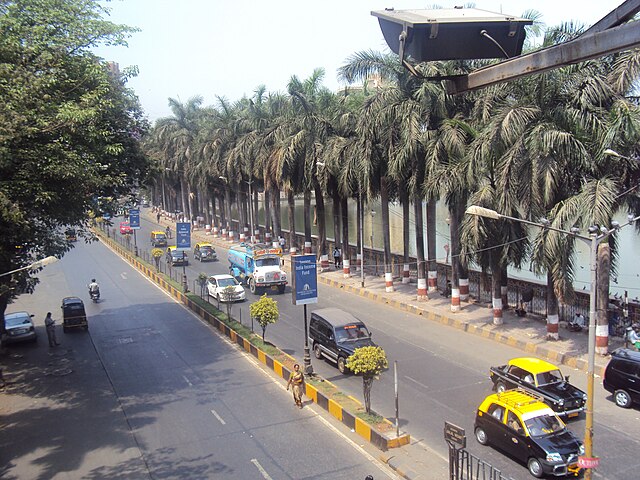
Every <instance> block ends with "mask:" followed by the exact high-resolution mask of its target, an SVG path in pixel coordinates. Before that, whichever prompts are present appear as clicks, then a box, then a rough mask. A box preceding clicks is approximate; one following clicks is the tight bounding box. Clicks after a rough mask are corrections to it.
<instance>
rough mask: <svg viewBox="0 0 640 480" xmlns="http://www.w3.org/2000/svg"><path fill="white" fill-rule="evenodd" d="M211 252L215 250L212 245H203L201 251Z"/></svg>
mask: <svg viewBox="0 0 640 480" xmlns="http://www.w3.org/2000/svg"><path fill="white" fill-rule="evenodd" d="M211 250H213V248H212V247H211V245H202V246H201V247H200V251H201V252H210V251H211Z"/></svg>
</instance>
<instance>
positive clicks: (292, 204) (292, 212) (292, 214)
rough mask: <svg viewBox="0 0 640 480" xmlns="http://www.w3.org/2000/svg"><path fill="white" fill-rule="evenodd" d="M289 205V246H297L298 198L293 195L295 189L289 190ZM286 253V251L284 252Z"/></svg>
mask: <svg viewBox="0 0 640 480" xmlns="http://www.w3.org/2000/svg"><path fill="white" fill-rule="evenodd" d="M287 205H288V210H289V212H288V215H289V248H291V247H294V248H297V245H296V198H295V196H294V195H293V190H291V189H289V190H288V191H287ZM283 253H284V252H283Z"/></svg>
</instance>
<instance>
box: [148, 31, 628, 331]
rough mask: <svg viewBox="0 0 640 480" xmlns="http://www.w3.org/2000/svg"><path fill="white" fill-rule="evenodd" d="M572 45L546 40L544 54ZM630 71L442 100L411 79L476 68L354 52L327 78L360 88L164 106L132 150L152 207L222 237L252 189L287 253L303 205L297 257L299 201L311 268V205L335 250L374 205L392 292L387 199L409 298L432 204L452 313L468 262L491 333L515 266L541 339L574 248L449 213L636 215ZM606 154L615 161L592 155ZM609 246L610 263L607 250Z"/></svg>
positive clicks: (307, 85)
mask: <svg viewBox="0 0 640 480" xmlns="http://www.w3.org/2000/svg"><path fill="white" fill-rule="evenodd" d="M577 33H579V32H578V31H575V30H573V31H572V30H571V29H570V28H567V27H559V28H556V29H550V30H548V31H547V32H546V35H545V37H544V38H545V39H544V44H545V45H551V44H554V43H557V42H559V41H564V40H566V39H567V38H570V37H571V36H572V35H576V34H577ZM639 66H640V55H638V52H637V51H632V52H623V53H621V54H617V55H612V56H608V57H605V58H602V59H597V60H592V61H589V62H585V63H581V64H579V65H571V66H567V67H564V68H561V69H557V70H553V71H550V72H548V73H544V74H540V75H533V76H529V77H525V78H523V79H520V80H517V81H513V82H509V83H503V84H500V85H497V86H493V87H490V88H486V89H484V90H482V91H478V92H471V93H467V94H463V95H458V96H451V95H448V94H447V93H446V91H445V89H444V88H443V84H442V83H441V82H439V81H433V80H427V78H431V79H433V78H434V77H438V76H446V75H453V74H460V73H465V72H467V71H469V70H472V69H474V68H477V67H478V63H477V62H431V63H428V64H422V65H419V66H418V67H417V69H418V71H419V72H420V74H421V75H422V77H424V78H420V77H416V76H412V75H410V74H409V73H408V72H407V70H405V69H404V68H403V67H402V66H401V65H400V62H399V61H398V58H397V56H395V55H392V54H383V53H378V52H374V51H366V52H360V53H356V54H354V55H353V56H352V57H350V58H349V59H347V61H346V62H345V64H344V65H343V67H341V68H340V69H339V75H340V76H341V78H342V79H343V80H345V81H347V82H349V83H351V84H353V83H356V82H357V83H358V84H362V85H363V87H362V88H348V89H345V90H344V91H341V92H337V93H335V92H331V91H329V90H328V89H327V88H326V87H324V86H323V85H322V80H323V76H324V73H323V71H322V70H316V71H315V72H314V73H313V74H312V75H311V76H310V77H309V78H307V79H305V80H300V79H299V78H298V77H296V76H293V77H291V79H290V81H289V84H288V85H287V91H286V93H271V92H267V91H266V90H265V88H264V87H259V88H258V89H257V90H256V91H255V92H254V94H253V96H251V97H250V98H247V97H244V98H242V99H240V100H239V101H237V102H235V103H231V102H229V101H227V100H226V99H224V98H217V105H216V106H213V107H205V106H203V105H202V103H203V100H202V98H201V97H194V98H191V99H190V100H188V101H187V102H186V103H181V102H179V101H176V100H174V99H170V100H169V104H170V107H171V109H172V112H173V116H171V117H167V118H162V119H160V120H158V121H157V122H156V124H155V126H154V128H153V129H152V131H151V132H150V134H149V135H148V136H147V137H146V138H145V140H144V147H145V150H146V152H147V153H148V155H150V156H151V157H152V158H154V159H155V160H156V164H157V169H156V171H155V173H154V175H153V177H152V179H151V185H152V187H153V191H154V195H155V197H156V203H157V204H163V205H165V206H167V204H168V200H167V197H170V198H173V199H174V200H173V201H174V203H173V205H174V206H175V208H177V209H181V210H183V211H184V212H185V213H186V214H187V216H188V217H189V218H192V217H193V216H196V215H201V214H202V215H204V216H205V217H207V218H206V220H207V222H208V223H215V222H220V224H221V225H222V226H226V225H229V223H230V222H231V206H232V203H233V202H235V203H236V205H237V206H238V208H237V210H238V216H239V224H240V225H243V226H244V225H247V226H248V224H249V218H250V216H251V215H247V213H248V212H249V211H250V210H249V209H252V210H251V211H254V212H257V207H258V195H257V192H258V191H259V190H260V191H262V192H263V193H264V209H265V216H266V222H265V223H266V227H267V229H268V230H271V231H272V232H273V235H274V236H275V237H276V238H277V237H278V236H280V235H281V234H282V227H281V225H280V218H281V217H280V198H281V193H282V194H285V195H286V197H287V199H288V202H287V204H288V209H289V213H288V220H289V225H288V231H289V232H290V235H291V237H290V244H291V245H294V244H295V241H296V239H295V232H296V225H295V217H294V209H295V198H297V197H302V198H303V200H304V217H303V218H304V235H305V244H308V245H311V211H310V206H311V197H312V195H314V196H315V202H316V208H317V220H318V225H317V227H318V230H317V231H318V252H317V253H318V255H319V256H321V257H324V256H326V255H327V253H328V252H327V241H326V236H327V235H326V228H325V223H324V200H325V199H330V201H332V202H333V212H334V216H335V218H334V225H335V227H334V228H335V231H334V238H335V239H336V243H338V244H341V246H342V251H343V252H350V251H353V250H350V248H349V244H350V240H349V238H348V225H347V222H346V219H347V201H348V200H349V199H353V200H355V201H356V202H357V205H358V215H357V218H358V223H360V221H361V218H362V215H361V213H362V211H363V210H362V209H363V205H364V204H366V202H369V201H371V200H372V199H379V200H380V203H381V205H382V215H381V216H382V224H383V233H384V235H383V237H384V265H385V277H386V279H387V280H388V281H387V285H388V287H387V288H388V289H392V288H393V286H392V282H389V280H392V278H391V264H392V261H391V248H390V241H389V238H390V237H389V203H390V202H392V201H397V202H399V203H400V204H401V205H402V207H403V227H404V239H405V241H404V252H403V253H404V261H405V263H406V264H408V263H409V231H410V229H411V228H415V233H416V234H415V239H416V252H417V275H418V297H419V298H421V299H425V298H427V295H428V292H429V291H433V290H434V289H435V288H436V285H437V278H436V271H437V269H436V262H435V258H436V252H435V237H436V232H435V206H436V202H437V201H439V200H440V201H444V202H445V203H446V205H447V207H448V209H449V218H450V222H449V224H450V230H451V231H450V236H451V254H452V278H451V283H452V300H451V308H452V310H454V311H455V310H458V309H459V308H460V301H465V300H467V299H468V266H469V265H470V264H472V263H474V264H476V265H477V266H478V267H479V268H481V269H482V270H483V272H487V273H490V274H491V278H492V297H493V306H494V309H493V312H494V313H493V315H494V323H496V324H500V323H502V306H503V305H504V304H505V299H504V297H505V296H506V280H507V278H506V271H507V267H508V266H509V265H511V266H515V267H520V266H521V265H522V264H523V263H524V262H531V264H532V265H533V267H534V270H535V272H536V273H537V274H539V275H546V277H547V279H548V285H549V287H550V288H548V289H547V291H548V298H547V308H548V325H549V328H548V331H549V334H550V336H551V337H554V335H555V337H556V338H557V323H558V302H559V301H561V302H565V303H571V302H572V301H573V295H574V293H573V288H572V283H573V274H574V269H575V266H574V265H573V263H572V262H573V258H574V257H573V255H572V253H573V251H574V248H575V246H574V241H575V239H573V238H571V237H570V236H563V235H560V234H557V233H554V232H553V231H550V230H543V231H537V232H528V231H526V229H525V225H523V224H521V223H518V222H507V221H493V220H487V219H482V218H479V217H472V216H465V214H464V212H465V209H466V208H467V206H469V205H471V204H474V205H480V206H483V207H487V208H490V209H493V210H496V211H498V212H500V213H502V214H504V215H508V216H512V217H518V218H523V219H529V220H534V221H537V219H539V218H541V217H545V218H546V219H548V220H549V221H550V222H551V225H553V226H554V227H557V228H561V229H565V230H568V229H570V228H572V227H578V228H583V229H584V228H586V227H588V226H589V225H592V224H597V225H609V222H610V220H611V218H612V216H613V215H614V214H615V213H616V212H617V211H618V210H620V209H625V208H626V209H629V210H630V211H633V212H635V214H636V215H637V214H638V212H640V196H639V195H638V190H637V189H636V188H635V187H636V186H637V185H638V183H639V180H640V174H639V172H640V169H639V168H638V166H639V165H638V162H637V161H636V160H633V159H631V158H629V157H634V155H635V153H636V147H637V145H638V138H639V137H640V109H639V108H638V102H637V99H636V98H635V97H634V96H632V93H633V91H634V86H635V81H636V80H637V78H638V69H639ZM373 80H375V82H373ZM373 83H375V84H376V85H375V86H372V85H373ZM606 149H613V150H615V151H617V152H620V153H621V154H622V155H621V156H607V155H605V150H606ZM248 186H252V187H253V188H252V189H248V188H247V187H248ZM249 190H251V191H252V192H253V198H249V196H248V194H247V192H248V191H249ZM423 202H426V203H427V209H426V213H427V214H426V217H427V218H426V238H424V235H423V232H424V231H425V225H424V219H423V215H422V206H423ZM167 208H168V206H167ZM411 208H413V209H414V217H415V226H414V227H413V226H411V225H410V224H409V212H410V209H411ZM209 216H210V217H209ZM254 218H255V216H254ZM359 227H360V225H358V229H357V231H358V232H359V231H360V228H359ZM359 237H360V235H358V238H357V241H356V243H357V245H358V250H357V251H359V250H360V244H361V242H362V241H363V239H362V238H359ZM425 245H426V251H425ZM611 246H612V247H613V252H614V259H615V239H614V238H612V239H611ZM346 260H348V258H346Z"/></svg>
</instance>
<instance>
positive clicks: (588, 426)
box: [465, 205, 640, 478]
mask: <svg viewBox="0 0 640 480" xmlns="http://www.w3.org/2000/svg"><path fill="white" fill-rule="evenodd" d="M465 213H467V214H468V215H477V216H480V217H485V218H491V219H494V220H501V219H504V220H513V221H515V222H520V223H524V224H527V225H533V226H535V227H538V228H542V229H546V230H553V231H554V232H559V233H563V234H565V235H569V236H571V237H574V238H577V239H579V240H582V241H583V242H586V243H587V244H589V246H590V255H589V267H590V269H591V288H590V290H589V340H588V357H589V361H588V367H587V402H586V406H585V407H586V408H585V432H584V459H585V461H593V462H594V463H595V464H597V460H596V459H594V458H593V391H594V376H595V373H594V370H595V353H596V283H597V280H598V279H597V260H598V245H599V244H600V242H602V240H604V239H606V238H607V237H609V235H611V234H612V233H614V232H617V231H618V230H619V229H620V228H622V227H624V226H626V225H629V224H631V223H634V222H636V221H637V220H638V219H640V216H638V217H635V218H631V217H630V218H629V221H628V222H627V223H626V224H624V225H619V224H617V225H615V226H614V227H613V228H610V229H609V228H607V227H601V228H598V227H597V226H591V227H589V236H588V237H586V236H583V235H579V234H578V229H577V228H572V229H571V230H570V231H568V230H562V229H560V228H555V227H552V226H551V225H550V222H549V221H545V222H543V223H536V222H531V221H529V220H524V219H522V218H515V217H509V216H507V215H502V214H500V213H498V212H496V211H495V210H490V209H488V208H484V207H479V206H477V205H472V206H470V207H469V208H467V210H466V212H465ZM585 478H591V469H590V468H587V469H586V473H585Z"/></svg>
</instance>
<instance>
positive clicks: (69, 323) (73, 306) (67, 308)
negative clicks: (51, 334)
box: [61, 297, 89, 333]
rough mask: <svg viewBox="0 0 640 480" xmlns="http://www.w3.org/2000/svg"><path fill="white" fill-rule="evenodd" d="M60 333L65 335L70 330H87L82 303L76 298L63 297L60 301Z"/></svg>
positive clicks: (87, 323)
mask: <svg viewBox="0 0 640 480" xmlns="http://www.w3.org/2000/svg"><path fill="white" fill-rule="evenodd" d="M61 308H62V331H63V332H64V333H67V332H68V331H69V329H72V328H82V329H84V330H85V331H86V330H88V329H89V322H88V321H87V314H86V312H85V310H84V302H83V301H82V300H81V299H79V298H78V297H65V298H63V299H62V307H61Z"/></svg>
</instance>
